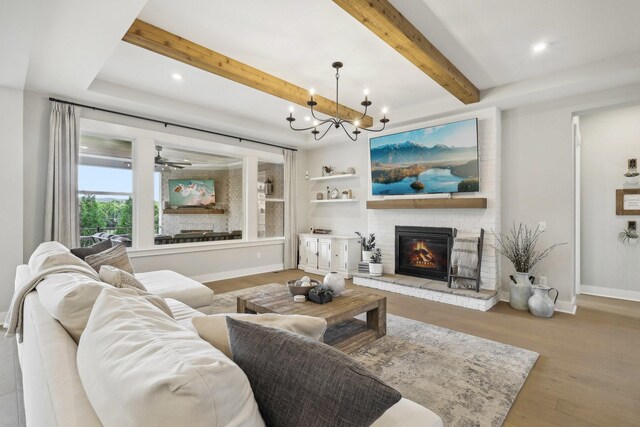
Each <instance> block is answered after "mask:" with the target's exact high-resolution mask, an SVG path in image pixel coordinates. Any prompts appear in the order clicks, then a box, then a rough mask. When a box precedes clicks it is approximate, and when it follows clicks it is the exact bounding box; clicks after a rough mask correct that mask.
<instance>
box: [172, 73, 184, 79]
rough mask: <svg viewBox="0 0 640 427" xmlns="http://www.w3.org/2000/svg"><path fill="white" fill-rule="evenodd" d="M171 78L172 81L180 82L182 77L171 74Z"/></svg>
mask: <svg viewBox="0 0 640 427" xmlns="http://www.w3.org/2000/svg"><path fill="white" fill-rule="evenodd" d="M171 77H172V78H173V80H182V75H181V74H178V73H173V74H171Z"/></svg>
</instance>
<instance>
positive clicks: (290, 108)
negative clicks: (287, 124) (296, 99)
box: [289, 105, 293, 113]
mask: <svg viewBox="0 0 640 427" xmlns="http://www.w3.org/2000/svg"><path fill="white" fill-rule="evenodd" d="M289 112H290V113H293V105H291V106H290V107H289Z"/></svg>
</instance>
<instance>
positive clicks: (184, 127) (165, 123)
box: [49, 97, 298, 151]
mask: <svg viewBox="0 0 640 427" xmlns="http://www.w3.org/2000/svg"><path fill="white" fill-rule="evenodd" d="M49 101H55V102H60V103H61V104H68V105H74V106H76V107H83V108H90V109H92V110H94V111H103V112H105V113H111V114H117V115H119V116H125V117H131V118H134V119H140V120H146V121H148V122H154V123H159V124H161V125H164V127H167V126H173V127H177V128H182V129H189V130H195V131H197V132H203V133H208V134H210V135H218V136H224V137H226V138H232V139H237V140H238V141H239V142H242V141H248V142H253V143H255V144H261V145H268V146H269V147H275V148H281V149H283V150H289V151H298V150H297V149H295V148H291V147H285V146H282V145H277V144H271V143H268V142H263V141H256V140H255V139H250V138H243V137H240V136H236V135H229V134H227V133H222V132H216V131H212V130H207V129H202V128H197V127H194V126H187V125H181V124H179V123H173V122H168V121H166V120H158V119H152V118H150V117H144V116H138V115H135V114H129V113H123V112H121V111H115V110H109V109H106V108H100V107H95V106H93V105H85V104H79V103H77V102H72V101H64V100H62V99H57V98H52V97H49Z"/></svg>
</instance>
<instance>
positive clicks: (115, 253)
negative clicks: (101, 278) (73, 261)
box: [84, 244, 135, 274]
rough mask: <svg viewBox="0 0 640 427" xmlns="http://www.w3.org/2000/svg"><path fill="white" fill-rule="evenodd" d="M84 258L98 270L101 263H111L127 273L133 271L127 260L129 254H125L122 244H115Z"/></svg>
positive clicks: (132, 272)
mask: <svg viewBox="0 0 640 427" xmlns="http://www.w3.org/2000/svg"><path fill="white" fill-rule="evenodd" d="M84 260H85V261H86V262H87V263H88V264H89V265H90V266H91V267H93V269H94V270H95V271H98V272H99V271H100V267H102V266H103V265H111V266H113V267H116V268H119V269H120V270H124V271H126V272H127V273H131V274H134V273H135V271H134V270H133V266H132V265H131V261H130V260H129V255H127V249H126V248H125V246H124V245H123V244H119V245H116V246H114V247H112V248H110V249H107V250H106V251H102V252H100V253H98V254H95V255H89V256H87V257H86V258H85V259H84Z"/></svg>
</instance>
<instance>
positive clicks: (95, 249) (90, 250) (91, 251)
mask: <svg viewBox="0 0 640 427" xmlns="http://www.w3.org/2000/svg"><path fill="white" fill-rule="evenodd" d="M112 247H113V243H112V242H111V240H109V239H107V240H103V241H102V242H99V243H96V244H95V245H91V246H86V247H84V248H73V249H71V253H72V254H74V255H75V256H77V257H78V258H80V259H85V258H86V257H88V256H89V255H95V254H99V253H100V252H103V251H106V250H107V249H111V248H112Z"/></svg>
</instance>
